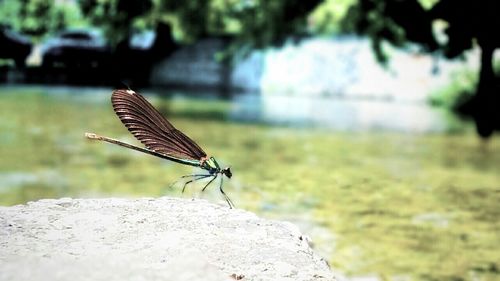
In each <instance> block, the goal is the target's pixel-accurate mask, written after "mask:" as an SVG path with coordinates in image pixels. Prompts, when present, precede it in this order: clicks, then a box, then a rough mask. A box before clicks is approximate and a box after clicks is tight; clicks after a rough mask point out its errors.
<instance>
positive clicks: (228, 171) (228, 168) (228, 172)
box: [223, 167, 233, 178]
mask: <svg viewBox="0 0 500 281" xmlns="http://www.w3.org/2000/svg"><path fill="white" fill-rule="evenodd" d="M223 172H224V174H225V175H226V176H227V177H228V178H231V177H232V176H233V173H231V168H230V167H227V168H225V169H224V170H223Z"/></svg>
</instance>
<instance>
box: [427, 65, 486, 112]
mask: <svg viewBox="0 0 500 281" xmlns="http://www.w3.org/2000/svg"><path fill="white" fill-rule="evenodd" d="M477 83H478V76H477V73H476V72H474V71H472V70H468V69H463V70H460V71H457V72H455V73H453V74H452V76H451V79H450V82H449V84H448V85H447V86H445V87H443V88H441V89H438V90H437V91H435V92H434V93H432V94H431V95H430V97H429V103H430V104H431V105H433V106H437V107H443V108H445V109H447V110H450V111H453V110H454V109H456V108H457V106H459V105H461V104H462V103H463V102H465V101H466V100H468V99H470V98H471V97H472V96H473V94H474V90H475V88H476V86H477Z"/></svg>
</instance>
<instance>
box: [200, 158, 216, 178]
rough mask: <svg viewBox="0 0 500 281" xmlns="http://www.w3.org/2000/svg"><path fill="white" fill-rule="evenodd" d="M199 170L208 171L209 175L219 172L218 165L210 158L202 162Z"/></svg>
mask: <svg viewBox="0 0 500 281" xmlns="http://www.w3.org/2000/svg"><path fill="white" fill-rule="evenodd" d="M201 168H203V169H205V170H208V171H209V172H210V173H211V174H213V173H217V172H219V171H220V166H219V163H217V161H216V160H215V158H213V157H210V158H207V159H206V160H205V161H203V162H202V164H201Z"/></svg>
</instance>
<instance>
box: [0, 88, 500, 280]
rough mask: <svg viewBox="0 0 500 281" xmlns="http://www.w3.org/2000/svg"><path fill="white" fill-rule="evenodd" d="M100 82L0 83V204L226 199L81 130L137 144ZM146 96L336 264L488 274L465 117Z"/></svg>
mask: <svg viewBox="0 0 500 281" xmlns="http://www.w3.org/2000/svg"><path fill="white" fill-rule="evenodd" d="M54 92H55V94H54ZM146 92H147V91H146ZM110 93H111V89H79V88H55V89H54V88H38V87H3V88H0V132H1V133H0V156H1V157H0V181H1V183H0V186H1V188H0V204H2V205H12V204H18V203H25V202H27V201H30V200H37V199H40V198H57V197H65V196H70V197H109V196H125V197H137V196H162V195H169V196H177V197H186V198H190V197H192V196H195V197H202V198H206V199H208V200H210V201H212V202H220V203H222V204H224V201H223V198H222V197H221V196H220V194H219V192H218V190H217V188H214V187H212V188H209V189H208V190H207V191H206V192H204V193H200V192H199V189H200V188H201V183H200V185H197V186H192V187H190V188H188V191H187V192H186V193H185V194H181V193H180V190H179V187H176V188H173V189H169V188H168V185H169V183H171V182H173V181H174V180H176V179H177V178H178V177H179V176H181V175H184V174H188V173H192V172H193V171H194V170H193V169H191V168H190V167H184V166H180V165H178V164H174V163H171V162H168V161H163V160H160V159H155V158H154V157H150V156H148V155H142V154H140V153H137V152H135V151H129V150H126V149H123V148H121V147H116V146H113V145H109V144H103V143H94V142H90V141H87V140H86V139H85V138H84V137H83V134H84V133H85V132H89V131H90V132H95V133H99V134H103V135H107V136H109V137H114V138H118V139H120V140H123V141H126V142H131V143H134V144H137V142H136V141H134V140H133V137H132V136H131V135H130V134H129V133H128V132H127V130H126V129H125V128H124V127H123V125H122V124H121V123H120V121H119V120H118V118H117V117H116V116H115V115H114V113H113V110H112V109H111V105H110V103H109V96H110ZM147 98H148V99H150V100H151V101H152V102H153V103H154V105H155V106H156V107H157V108H159V110H160V111H161V112H162V114H165V115H166V116H168V117H169V120H170V121H172V123H173V124H175V125H176V126H177V127H178V128H179V129H181V130H182V131H183V132H185V133H186V134H188V135H189V136H190V137H192V138H193V139H194V140H196V141H197V142H198V143H199V144H200V145H201V146H202V147H203V148H204V150H205V151H207V152H208V153H209V154H210V155H214V156H215V157H216V158H217V160H218V161H219V162H220V163H221V164H222V165H231V167H232V170H233V173H234V176H233V178H232V179H231V180H229V181H226V182H225V190H226V192H227V193H228V195H229V196H230V197H231V199H232V200H233V201H234V202H235V204H236V205H237V207H239V208H243V209H247V210H250V211H253V212H256V213H258V214H259V215H260V216H263V217H267V218H277V219H282V220H290V221H292V222H294V223H296V224H297V225H299V227H301V229H302V231H304V232H305V233H306V234H308V235H310V236H311V238H312V239H313V242H314V245H315V248H316V249H317V251H318V252H319V253H321V254H323V255H324V256H326V257H327V259H328V260H329V261H330V263H331V264H332V266H333V267H334V268H335V269H338V270H339V271H340V272H342V273H344V274H346V275H347V276H372V277H373V278H378V279H380V280H382V279H387V280H391V279H392V280H395V279H397V278H400V277H401V276H406V277H407V278H409V280H459V279H460V280H496V279H498V277H499V270H498V268H500V264H499V261H500V254H499V252H498V241H500V234H499V233H500V232H499V231H498V229H499V228H500V223H499V221H498V217H499V216H500V209H499V208H498V202H500V185H499V184H500V174H499V173H498V167H500V143H499V141H498V139H493V140H491V141H490V142H489V143H482V142H481V141H479V140H478V139H477V137H476V136H475V133H474V132H473V130H471V129H470V128H465V129H463V130H462V131H460V132H457V133H455V134H435V133H434V134H409V133H400V132H398V133H396V132H378V131H369V132H359V131H357V132H346V131H342V132H339V131H336V130H330V129H326V128H324V127H322V126H318V127H316V128H314V129H311V128H309V127H308V126H307V125H303V126H299V127H296V126H293V127H280V126H271V125H265V124H261V123H252V122H244V123H239V122H235V121H234V119H231V118H230V117H231V115H232V114H233V113H234V104H233V103H228V102H221V101H218V100H217V99H214V98H208V99H207V98H202V97H198V98H189V97H185V96H182V95H179V94H172V95H170V96H169V97H166V98H159V97H158V96H148V97H147ZM406 277H405V278H406Z"/></svg>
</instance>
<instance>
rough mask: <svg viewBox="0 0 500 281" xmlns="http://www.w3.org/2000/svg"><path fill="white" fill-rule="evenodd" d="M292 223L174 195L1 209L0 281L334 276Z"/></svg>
mask: <svg viewBox="0 0 500 281" xmlns="http://www.w3.org/2000/svg"><path fill="white" fill-rule="evenodd" d="M301 235H302V234H301V233H300V231H299V230H298V228H297V227H295V226H294V225H293V224H290V223H283V222H278V221H271V220H265V219H261V218H258V217H257V216H256V215H255V214H252V213H249V212H246V211H243V210H234V209H229V208H228V207H227V206H219V205H215V204H210V203H208V202H206V201H204V200H185V199H174V198H166V197H164V198H159V199H151V198H143V199H135V200H134V199H115V198H110V199H69V198H63V199H59V200H40V201H37V202H29V203H28V204H26V205H17V206H13V207H0V280H13V281H15V280H77V281H78V280H148V281H149V280H176V281H183V280H190V281H193V280H234V277H231V275H233V276H240V277H241V276H244V277H243V279H241V280H335V278H334V276H333V273H332V272H331V271H330V269H329V266H328V264H327V263H326V261H325V260H324V259H322V258H320V257H319V256H317V255H316V254H315V253H314V252H313V251H312V249H311V248H310V247H309V245H308V244H307V241H305V240H304V239H300V237H301Z"/></svg>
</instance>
